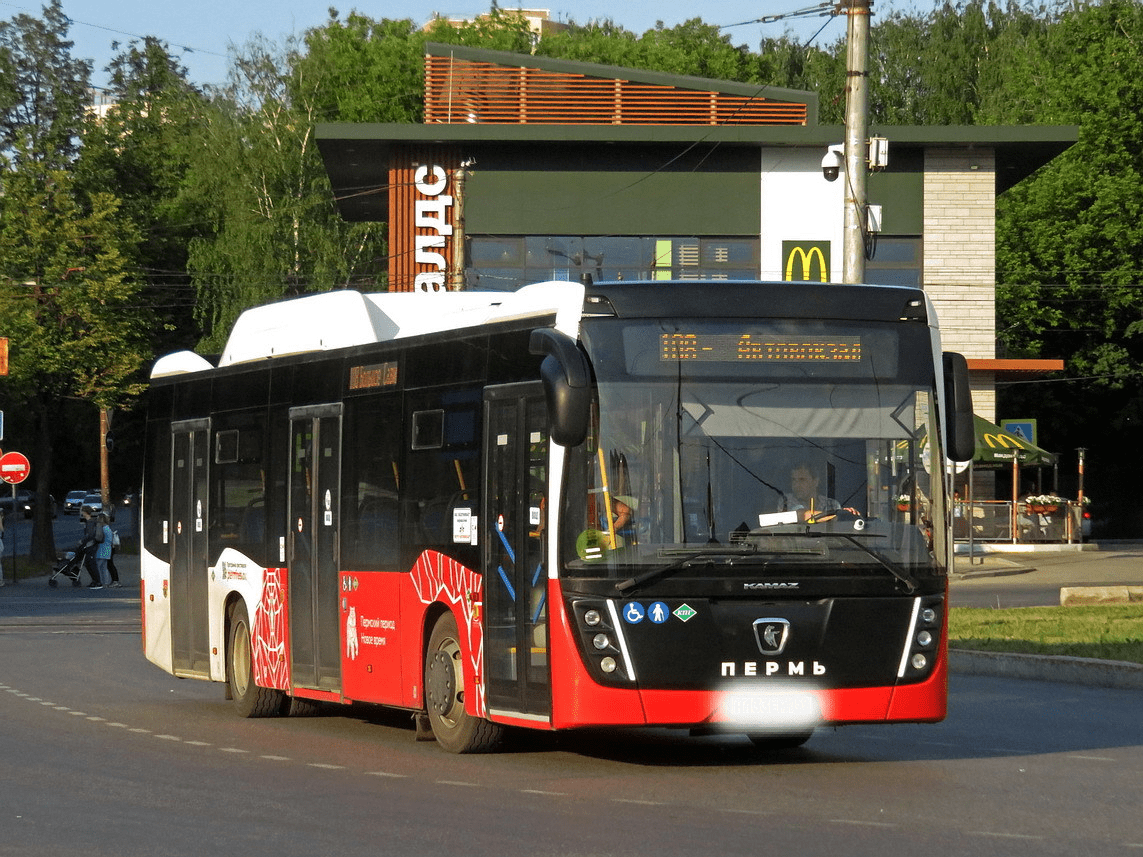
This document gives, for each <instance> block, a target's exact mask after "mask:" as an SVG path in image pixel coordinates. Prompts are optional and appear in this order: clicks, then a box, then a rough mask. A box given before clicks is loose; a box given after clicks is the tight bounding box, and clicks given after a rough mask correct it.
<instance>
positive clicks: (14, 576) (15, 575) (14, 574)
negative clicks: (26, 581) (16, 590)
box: [12, 482, 20, 583]
mask: <svg viewBox="0 0 1143 857" xmlns="http://www.w3.org/2000/svg"><path fill="white" fill-rule="evenodd" d="M15 517H16V483H15V482H13V483H12V518H13V519H15ZM13 523H15V521H14V520H13ZM19 582H20V575H19V573H18V572H17V570H16V533H15V532H13V533H12V583H19Z"/></svg>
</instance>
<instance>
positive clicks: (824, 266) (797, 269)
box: [782, 241, 830, 283]
mask: <svg viewBox="0 0 1143 857" xmlns="http://www.w3.org/2000/svg"><path fill="white" fill-rule="evenodd" d="M829 272H830V258H829V242H828V241H783V242H782V279H783V280H788V281H790V282H809V281H813V282H818V283H828V282H829V278H830V275H829Z"/></svg>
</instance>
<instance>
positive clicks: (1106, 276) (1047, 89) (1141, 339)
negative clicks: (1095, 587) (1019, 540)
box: [982, 0, 1143, 535]
mask: <svg viewBox="0 0 1143 857" xmlns="http://www.w3.org/2000/svg"><path fill="white" fill-rule="evenodd" d="M1141 32H1143V5H1141V4H1140V3H1139V2H1132V0H1109V2H1106V3H1101V4H1099V5H1091V6H1077V7H1074V8H1070V9H1068V10H1067V11H1066V12H1064V13H1063V14H1061V15H1060V17H1059V19H1058V20H1057V21H1055V22H1054V23H1053V24H1052V25H1051V26H1050V27H1049V28H1047V29H1046V30H1045V31H1044V32H1042V33H1038V34H1036V35H1035V37H1034V38H1029V39H1028V40H1026V41H1025V43H1024V44H1023V45H1022V46H1021V50H1020V51H1012V52H1010V53H1007V54H1005V55H1004V56H1003V57H1002V58H1001V59H1000V62H999V65H1000V68H999V69H998V73H997V76H996V85H997V87H998V88H997V90H996V91H995V92H994V93H993V94H992V95H991V97H990V98H989V99H987V100H986V101H985V103H984V105H983V109H982V115H983V116H985V117H987V118H988V119H990V120H993V121H1013V122H1018V121H1026V119H1025V117H1028V116H1035V117H1037V118H1038V121H1041V122H1046V123H1066V124H1076V125H1078V126H1079V128H1080V132H1079V141H1078V142H1077V143H1076V145H1075V146H1073V147H1072V148H1071V149H1070V150H1069V151H1067V152H1065V153H1064V154H1063V155H1062V156H1060V157H1058V158H1056V159H1055V160H1054V161H1053V162H1052V163H1050V164H1048V165H1047V166H1046V167H1044V169H1043V170H1042V171H1041V172H1040V173H1039V174H1037V175H1036V176H1034V177H1033V178H1031V179H1029V180H1026V181H1024V182H1022V183H1021V184H1020V185H1017V186H1016V187H1015V188H1013V189H1012V190H1011V191H1009V192H1008V193H1007V194H1005V195H1004V196H1003V197H1002V198H1001V200H1000V205H999V212H998V217H997V257H996V259H997V279H998V290H997V316H998V318H1003V319H1005V320H1006V324H1005V325H1004V326H1003V327H1002V328H1001V329H1000V330H999V331H998V333H999V335H1000V339H1001V343H1002V346H1003V347H1004V348H1005V349H1006V350H1007V352H1008V353H1009V354H1011V355H1013V356H1029V357H1062V358H1064V360H1065V365H1066V373H1065V374H1066V375H1067V376H1068V377H1069V378H1072V379H1074V381H1071V382H1063V383H1054V384H1044V385H1019V386H1015V387H1013V388H1011V389H1009V390H1008V391H1006V393H1005V396H1004V401H1005V406H1006V407H1007V408H1010V409H1011V410H1012V412H1017V413H1030V414H1041V415H1044V416H1045V417H1047V418H1048V419H1047V420H1045V422H1046V423H1047V424H1048V425H1050V426H1051V427H1052V434H1051V435H1050V436H1049V438H1048V442H1049V443H1054V445H1055V447H1056V448H1062V449H1071V448H1074V447H1077V446H1092V445H1094V439H1096V438H1103V439H1106V440H1107V441H1108V443H1107V444H1106V445H1105V446H1104V448H1103V449H1102V450H1097V449H1093V450H1092V454H1091V455H1090V456H1089V459H1088V461H1089V463H1090V464H1091V465H1092V466H1093V467H1095V468H1097V472H1101V475H1100V477H1099V479H1100V481H1099V482H1098V483H1097V484H1098V485H1099V486H1100V487H1101V488H1102V490H1103V491H1104V493H1105V499H1104V500H1103V502H1104V503H1105V504H1106V505H1105V506H1104V508H1103V511H1102V512H1101V516H1104V517H1107V518H1111V519H1113V520H1112V524H1111V527H1112V530H1111V531H1113V532H1114V531H1115V530H1116V529H1117V530H1118V532H1120V533H1123V534H1130V535H1134V534H1137V533H1138V532H1139V531H1140V527H1141V526H1143V515H1140V513H1139V506H1138V504H1137V503H1134V504H1131V503H1123V502H1115V503H1112V502H1110V500H1111V498H1112V497H1130V496H1134V494H1135V493H1137V490H1138V485H1139V483H1140V480H1141V479H1143V467H1141V466H1140V464H1139V462H1138V458H1137V457H1133V456H1115V455H1114V453H1113V451H1112V449H1111V448H1110V447H1111V446H1112V445H1113V444H1115V441H1113V440H1112V438H1116V439H1119V442H1120V443H1121V442H1122V441H1123V440H1124V439H1127V438H1130V437H1134V436H1137V435H1138V433H1139V428H1140V425H1143V320H1141V319H1143V289H1141V287H1140V283H1141V282H1143V265H1141V263H1140V260H1141V259H1143V195H1141V194H1140V187H1141V186H1143V185H1141V181H1143V174H1141V173H1143V171H1141V169H1140V166H1139V142H1140V140H1143V80H1141V79H1140V76H1139V69H1140V68H1141V67H1143V43H1141V41H1140V39H1139V33H1141ZM999 87H1003V88H999ZM1009 117H1010V118H1009ZM1101 452H1102V458H1101V455H1100V453H1101ZM1098 500H1099V498H1098V497H1097V501H1098Z"/></svg>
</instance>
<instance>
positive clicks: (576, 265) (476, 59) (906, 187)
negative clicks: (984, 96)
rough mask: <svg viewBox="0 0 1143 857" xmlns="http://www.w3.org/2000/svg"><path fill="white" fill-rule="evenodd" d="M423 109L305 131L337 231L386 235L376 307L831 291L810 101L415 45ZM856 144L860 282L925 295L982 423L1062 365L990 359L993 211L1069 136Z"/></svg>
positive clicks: (895, 133) (837, 134) (822, 144)
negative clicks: (878, 158) (382, 289)
mask: <svg viewBox="0 0 1143 857" xmlns="http://www.w3.org/2000/svg"><path fill="white" fill-rule="evenodd" d="M424 98H425V103H424V108H425V109H424V116H425V120H424V123H423V124H421V125H411V124H369V123H361V124H324V125H319V126H318V128H317V141H318V146H319V149H320V151H321V154H322V157H323V159H324V162H325V165H326V169H327V171H328V174H329V177H330V180H331V182H332V185H333V191H334V195H335V197H336V200H337V205H338V208H339V210H340V212H341V214H342V216H343V217H344V218H345V219H346V220H350V221H377V222H385V223H387V224H388V239H389V269H388V287H389V289H390V290H394V291H407V290H428V291H434V290H446V289H447V290H460V289H482V290H487V289H494V290H514V289H516V288H518V287H519V286H521V285H523V284H525V283H529V282H537V281H542V280H551V279H557V280H558V279H574V280H579V279H580V278H582V277H584V276H588V275H590V276H591V277H592V278H593V279H594V280H596V281H599V280H613V279H651V280H655V279H661V280H672V279H698V278H702V279H710V280H719V279H762V280H780V281H789V282H790V284H791V285H790V287H791V288H797V284H798V283H799V282H806V281H810V280H813V281H829V280H833V281H840V280H841V276H842V268H841V266H842V233H843V217H844V193H845V186H846V183H845V173H844V169H842V171H841V175H840V177H838V178H837V179H836V180H834V181H829V180H827V179H826V178H825V176H823V169H822V160H823V157H824V156H825V155H826V153H827V152H828V151H829V149H830V147H839V146H840V145H841V142H842V140H843V139H844V128H842V127H841V126H837V125H819V124H818V122H817V113H818V110H817V107H818V103H817V95H816V94H815V93H812V92H804V91H798V90H790V89H780V88H775V87H768V86H757V85H753V84H743V83H733V82H727V81H718V80H708V79H704V78H694V77H685V76H677V75H668V74H662V73H657V72H649V71H641V70H636V69H629V68H619V67H613V66H604V65H596V64H591V63H583V62H573V61H567V60H554V59H549V58H544V57H536V56H531V55H527V54H514V53H505V52H500V51H489V50H481V49H475V48H467V47H459V46H455V45H440V44H429V45H427V46H426V55H425V96H424ZM870 133H871V136H874V137H880V138H884V139H885V140H886V141H887V151H888V158H887V162H886V163H885V165H884V166H883V167H877V168H875V169H874V170H873V172H871V174H870V175H869V178H868V182H867V192H868V201H869V204H870V212H869V217H868V218H867V224H866V225H867V231H866V235H865V237H866V246H867V251H868V252H867V256H868V261H867V263H866V276H865V279H866V281H867V282H869V283H887V284H907V285H914V286H921V287H923V288H924V289H925V290H926V292H927V293H928V294H929V296H930V298H931V299H932V301H933V303H934V305H935V306H936V309H937V312H938V315H939V318H940V322H941V326H942V329H943V336H944V345H945V347H946V348H948V349H950V350H956V351H960V352H962V353H963V354H964V355H965V356H966V357H967V358H968V359H969V366H970V369H971V370H972V374H973V395H974V402H975V408H976V411H977V413H978V414H980V415H982V416H984V417H986V418H987V419H990V420H995V416H996V414H995V382H996V380H997V379H998V378H1003V377H1005V376H1007V375H1010V374H1012V373H1027V372H1043V371H1046V370H1051V369H1056V368H1062V361H1054V360H1047V361H1044V360H1032V361H1029V360H998V359H996V343H995V330H996V319H995V223H996V199H997V197H998V196H999V195H1000V194H1002V193H1004V192H1005V191H1006V190H1008V189H1009V188H1011V187H1012V186H1013V185H1015V184H1016V183H1018V182H1020V181H1021V180H1023V179H1024V178H1026V177H1028V176H1029V175H1031V174H1032V173H1033V172H1034V171H1035V170H1037V169H1038V168H1039V167H1041V166H1043V165H1044V164H1046V163H1048V162H1049V161H1050V160H1052V159H1053V158H1054V157H1056V156H1057V155H1059V154H1060V153H1061V152H1063V151H1064V150H1065V149H1067V148H1068V147H1069V146H1070V145H1072V144H1073V143H1075V141H1076V139H1077V134H1078V131H1077V129H1076V128H1075V127H1073V126H1065V127H1061V126H1021V127H1010V126H1004V127H997V126H951V127H931V126H885V127H877V126H874V127H873V128H871V129H870ZM717 299H718V297H717V293H714V294H713V295H712V300H717Z"/></svg>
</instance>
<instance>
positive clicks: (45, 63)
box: [0, 0, 91, 165]
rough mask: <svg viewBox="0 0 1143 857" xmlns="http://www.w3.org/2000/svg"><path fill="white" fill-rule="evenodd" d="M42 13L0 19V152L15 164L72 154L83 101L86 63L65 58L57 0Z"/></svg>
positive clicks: (63, 19) (64, 25)
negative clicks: (20, 161) (9, 19)
mask: <svg viewBox="0 0 1143 857" xmlns="http://www.w3.org/2000/svg"><path fill="white" fill-rule="evenodd" d="M43 12H44V17H43V19H42V20H41V19H39V18H33V17H31V16H30V15H25V14H20V15H17V16H16V17H14V18H13V19H12V20H11V21H2V22H0V71H2V72H3V75H0V80H3V83H0V155H3V156H4V157H5V158H7V160H8V161H9V162H10V163H16V164H17V165H18V161H19V159H21V158H31V159H33V160H37V161H46V162H49V163H53V164H60V163H67V162H70V161H71V160H72V159H74V157H75V155H76V153H77V151H78V148H79V132H80V128H81V126H82V121H83V110H84V107H85V105H86V104H87V88H88V81H89V77H90V74H91V66H90V63H88V62H86V61H85V60H76V59H73V58H72V57H71V47H72V42H69V41H68V40H67V32H68V24H69V21H68V18H67V16H66V15H65V14H64V13H63V8H62V6H61V5H60V0H52V2H51V3H49V4H48V5H47V6H44V7H43Z"/></svg>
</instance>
